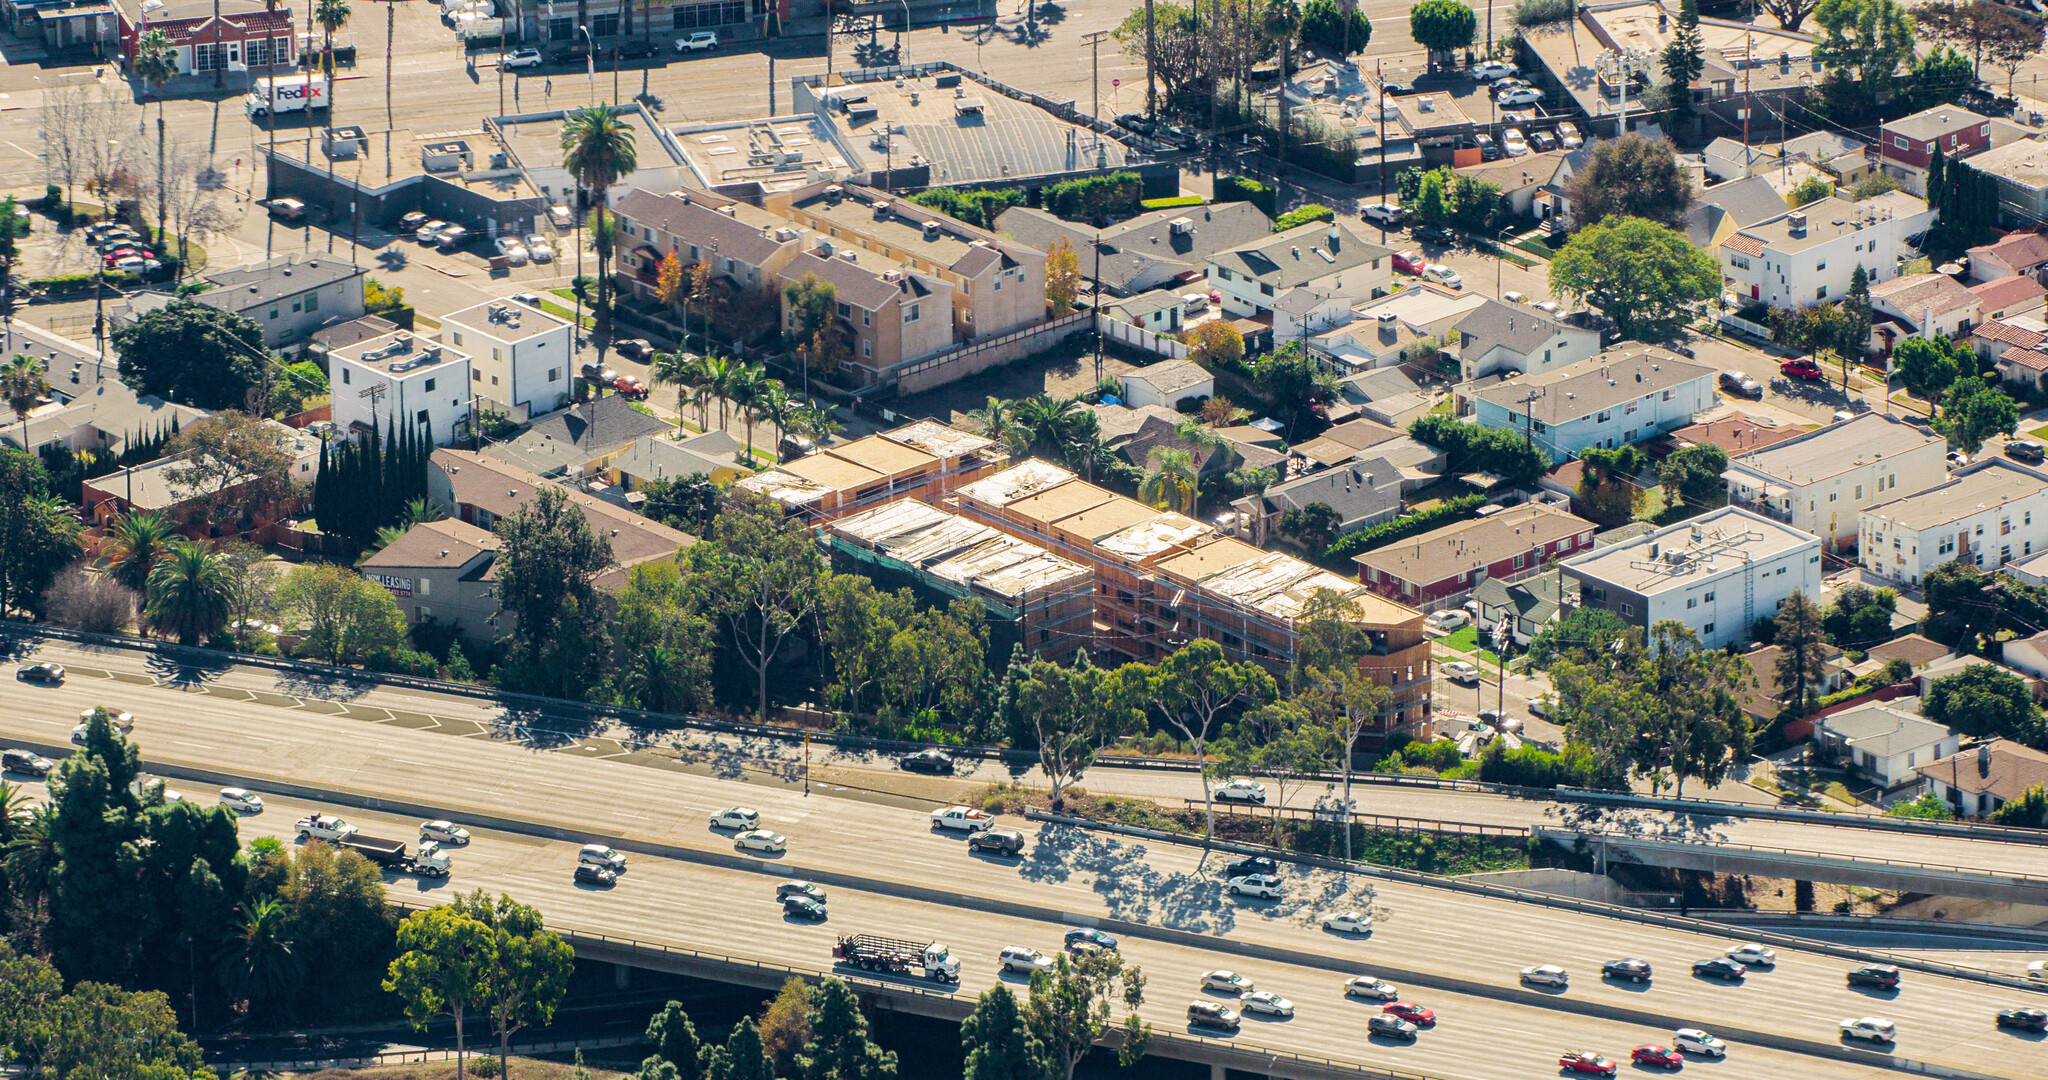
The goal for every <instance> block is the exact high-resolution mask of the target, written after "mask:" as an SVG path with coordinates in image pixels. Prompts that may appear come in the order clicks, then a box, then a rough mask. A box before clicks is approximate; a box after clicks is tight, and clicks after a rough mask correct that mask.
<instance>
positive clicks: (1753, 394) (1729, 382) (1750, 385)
mask: <svg viewBox="0 0 2048 1080" xmlns="http://www.w3.org/2000/svg"><path fill="white" fill-rule="evenodd" d="M1721 389H1723V390H1726V391H1728V392H1729V393H1730V394H1734V395H1735V396H1737V397H1746V398H1756V399H1757V400H1759V401H1761V400H1763V396H1764V387H1763V384H1762V383H1760V382H1757V381H1756V380H1755V379H1752V378H1750V377H1749V376H1748V375H1747V374H1746V373H1744V372H1740V371H1734V370H1729V371H1724V372H1722V373H1721Z"/></svg>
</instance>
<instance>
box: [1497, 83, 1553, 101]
mask: <svg viewBox="0 0 2048 1080" xmlns="http://www.w3.org/2000/svg"><path fill="white" fill-rule="evenodd" d="M1493 100H1494V103H1495V104H1497V105H1534V104H1536V103H1537V102H1539V101H1542V100H1543V91H1541V90H1538V89H1536V88H1535V87H1533V86H1511V87H1508V88H1507V89H1506V90H1502V91H1501V92H1500V93H1498V94H1495V95H1494V96H1493Z"/></svg>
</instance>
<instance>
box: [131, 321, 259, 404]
mask: <svg viewBox="0 0 2048 1080" xmlns="http://www.w3.org/2000/svg"><path fill="white" fill-rule="evenodd" d="M111 340H112V343H113V346H114V348H115V349H116V350H117V351H118V352H119V353H120V354H121V363H120V370H121V380H122V381H123V382H125V383H127V384H128V385H129V386H131V387H134V388H135V389H136V390H137V391H139V392H140V393H144V394H155V395H156V396H158V397H161V398H164V399H166V400H168V401H176V402H180V403H183V404H186V405H192V406H195V407H197V408H201V409H239V408H244V407H247V406H248V404H249V399H250V397H251V396H252V394H251V392H252V391H253V390H254V389H255V388H256V386H257V384H258V382H259V381H260V380H261V378H262V375H263V367H264V365H265V364H266V363H268V362H269V356H270V353H269V350H267V349H265V348H264V346H263V330H262V328H261V327H259V326H257V325H256V323H255V320H253V319H250V318H249V317H248V316H246V315H239V314H236V313H234V312H230V311H222V310H220V309H218V308H214V307H208V306H207V305H205V304H202V303H200V302H199V301H197V300H193V299H190V298H183V297H181V298H179V299H176V300H172V301H171V302H170V303H168V304H166V305H164V306H163V307H161V308H158V309H156V310H154V311H150V312H147V313H145V314H144V315H143V316H142V317H141V318H139V319H136V320H135V321H134V322H132V323H129V324H127V325H126V326H122V327H120V328H118V329H116V330H115V331H114V332H113V334H112V337H111Z"/></svg>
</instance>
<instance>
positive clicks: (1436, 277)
mask: <svg viewBox="0 0 2048 1080" xmlns="http://www.w3.org/2000/svg"><path fill="white" fill-rule="evenodd" d="M1422 276H1423V277H1426V278H1428V279H1429V280H1431V281H1434V282H1436V283H1437V284H1439V285H1442V286H1444V287H1446V288H1451V289H1462V288H1464V287H1465V279H1464V277H1462V276H1461V275H1459V273H1458V272H1457V271H1456V270H1453V269H1451V268H1450V267H1448V266H1445V265H1444V264H1442V263H1430V264H1429V265H1428V266H1425V267H1423V268H1422Z"/></svg>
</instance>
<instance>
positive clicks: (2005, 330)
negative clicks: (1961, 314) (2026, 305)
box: [1970, 319, 2048, 349]
mask: <svg viewBox="0 0 2048 1080" xmlns="http://www.w3.org/2000/svg"><path fill="white" fill-rule="evenodd" d="M1970 336H1971V337H1977V338H1983V339H1984V340H1986V341H1996V342H1998V343H2000V344H2002V345H2011V346H2013V347H2014V348H2019V349H2031V348H2033V347H2034V346H2036V345H2039V344H2041V342H2042V341H2043V340H2048V334H2040V333H2036V332H2035V331H2032V330H2028V329H2026V328H2025V327H2020V326H2014V325H2012V324H2011V323H2004V322H1999V321H1998V320H1997V319H1992V320H1990V321H1989V322H1984V323H1979V324H1978V325H1977V326H1976V327H1974V328H1972V329H1971V331H1970Z"/></svg>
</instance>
